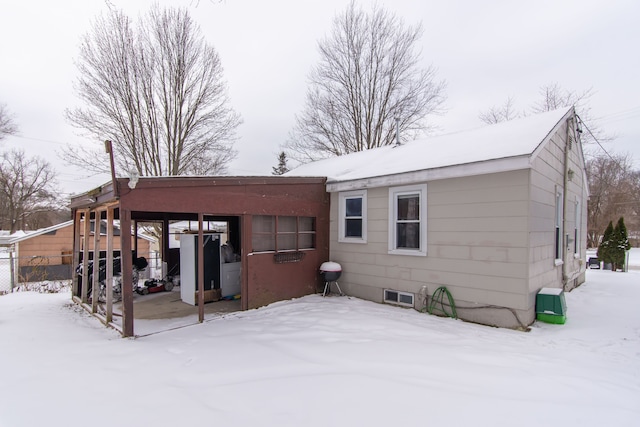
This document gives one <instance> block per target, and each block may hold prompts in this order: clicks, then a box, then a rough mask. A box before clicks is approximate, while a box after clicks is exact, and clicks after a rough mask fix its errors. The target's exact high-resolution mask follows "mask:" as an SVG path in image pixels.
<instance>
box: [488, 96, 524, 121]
mask: <svg viewBox="0 0 640 427" xmlns="http://www.w3.org/2000/svg"><path fill="white" fill-rule="evenodd" d="M519 117H522V114H521V113H518V112H517V111H516V109H515V106H514V100H513V98H512V97H511V96H510V97H509V98H507V100H506V101H505V102H504V104H502V105H499V106H493V107H491V108H489V109H488V110H487V111H485V112H481V113H480V114H479V115H478V118H479V119H480V120H482V121H483V122H485V123H487V124H495V123H500V122H506V121H509V120H513V119H517V118H519Z"/></svg>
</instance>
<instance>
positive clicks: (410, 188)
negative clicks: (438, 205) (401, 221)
mask: <svg viewBox="0 0 640 427" xmlns="http://www.w3.org/2000/svg"><path fill="white" fill-rule="evenodd" d="M415 194H417V195H418V197H419V198H420V202H419V206H420V219H419V224H420V247H419V248H418V249H403V248H400V249H398V248H397V247H396V225H397V217H398V203H397V200H398V196H407V195H415ZM388 244H389V254H391V255H410V256H427V184H419V185H404V186H401V187H390V188H389V242H388Z"/></svg>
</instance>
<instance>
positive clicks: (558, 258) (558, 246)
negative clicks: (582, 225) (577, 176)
mask: <svg viewBox="0 0 640 427" xmlns="http://www.w3.org/2000/svg"><path fill="white" fill-rule="evenodd" d="M562 196H563V193H562V189H561V188H556V200H555V224H554V230H553V231H554V240H555V243H554V248H553V251H554V252H553V257H554V258H555V265H556V266H558V265H562V264H563V263H564V261H563V250H564V230H563V229H562V218H563V207H562V200H563V198H562Z"/></svg>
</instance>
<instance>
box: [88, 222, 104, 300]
mask: <svg viewBox="0 0 640 427" xmlns="http://www.w3.org/2000/svg"><path fill="white" fill-rule="evenodd" d="M93 218H94V220H93V272H92V276H93V277H92V280H91V312H92V313H97V312H98V295H99V294H100V222H101V221H102V212H101V211H98V210H96V211H94V212H93Z"/></svg>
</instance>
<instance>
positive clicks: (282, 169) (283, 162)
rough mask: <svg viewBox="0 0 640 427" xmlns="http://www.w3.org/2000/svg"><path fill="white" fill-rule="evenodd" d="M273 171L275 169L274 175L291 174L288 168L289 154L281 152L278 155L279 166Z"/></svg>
mask: <svg viewBox="0 0 640 427" xmlns="http://www.w3.org/2000/svg"><path fill="white" fill-rule="evenodd" d="M271 169H273V173H272V175H283V174H285V173H287V172H289V167H288V166H287V153H285V152H284V151H281V152H280V154H278V166H277V167H273V168H271Z"/></svg>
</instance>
